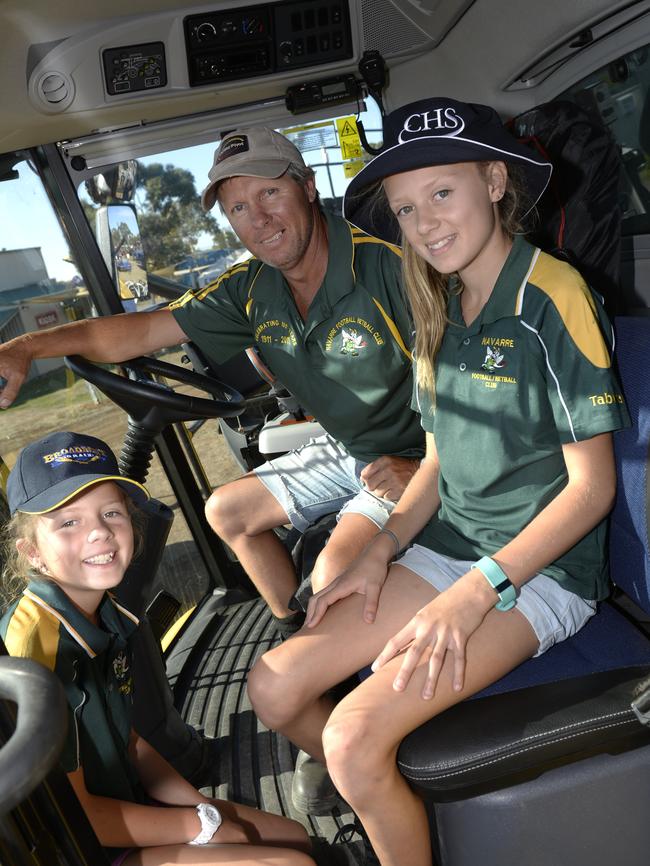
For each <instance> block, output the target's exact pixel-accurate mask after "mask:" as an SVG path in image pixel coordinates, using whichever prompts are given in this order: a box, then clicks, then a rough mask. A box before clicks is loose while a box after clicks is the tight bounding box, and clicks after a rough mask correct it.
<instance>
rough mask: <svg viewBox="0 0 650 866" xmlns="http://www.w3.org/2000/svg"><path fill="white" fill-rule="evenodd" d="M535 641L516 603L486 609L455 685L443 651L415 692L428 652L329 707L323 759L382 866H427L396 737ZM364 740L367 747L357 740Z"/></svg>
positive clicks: (489, 678)
mask: <svg viewBox="0 0 650 866" xmlns="http://www.w3.org/2000/svg"><path fill="white" fill-rule="evenodd" d="M536 649H537V638H536V637H535V634H534V632H533V630H532V628H531V626H530V624H529V623H528V621H527V620H526V619H525V618H524V617H523V616H522V615H521V614H520V613H519V612H518V611H516V610H513V611H510V612H509V613H505V614H504V613H502V612H500V611H496V610H492V611H490V613H488V615H487V617H486V618H485V620H484V621H483V623H482V625H481V626H480V627H479V629H478V630H477V631H476V632H475V633H474V634H473V635H472V637H471V638H470V640H469V642H468V645H467V672H466V681H465V687H464V689H463V691H462V692H461V693H458V692H455V691H454V690H453V688H452V673H453V671H452V667H453V665H452V664H450V662H449V656H448V657H447V661H446V663H445V665H444V667H443V670H442V673H441V675H440V679H439V681H438V687H437V689H436V693H435V695H434V697H433V698H432V699H431V700H428V701H425V700H423V698H422V697H421V693H422V686H423V682H424V678H425V674H426V663H427V661H428V659H425V660H423V661H422V662H421V664H420V666H419V669H418V670H417V671H416V673H415V674H414V676H413V679H412V680H411V682H410V683H409V685H408V687H407V689H406V690H405V691H404V692H402V693H398V692H395V691H394V689H393V680H394V677H395V674H396V672H397V670H398V669H399V666H400V664H401V661H402V659H401V658H400V659H394V660H392V661H391V662H390V663H389V664H388V665H387V666H386V667H385V668H384V669H382V670H380V671H378V672H377V673H375V674H373V675H372V676H370V677H369V678H368V679H367V680H365V681H364V682H363V683H362V684H361V685H360V686H359V687H358V688H357V689H355V690H354V691H353V692H352V693H351V694H349V695H348V696H347V697H346V698H344V699H343V701H341V703H340V704H339V705H338V706H337V707H336V708H335V709H334V711H333V713H332V715H331V717H330V719H329V721H328V723H327V725H326V728H325V731H324V733H323V742H324V746H325V754H326V757H327V766H328V769H329V771H330V774H331V776H332V779H333V780H334V783H335V784H336V786H337V788H338V789H339V791H340V792H341V794H342V796H343V797H345V799H346V800H347V801H348V802H349V803H350V805H351V806H352V808H353V809H354V810H355V812H356V813H357V814H358V815H359V817H360V819H361V821H362V823H363V825H364V827H365V829H366V832H367V833H368V836H369V837H370V839H371V841H372V843H373V847H374V848H375V851H376V853H377V856H378V857H379V859H380V861H381V863H382V866H399V864H404V863H408V864H409V866H430V864H431V851H430V843H429V830H428V824H427V819H426V813H425V810H424V806H423V804H422V802H421V800H420V799H419V798H418V797H417V796H416V795H415V794H414V793H413V792H412V790H411V788H410V787H409V786H408V784H407V783H406V782H405V780H404V778H403V777H402V775H401V774H400V772H399V770H398V768H397V764H396V755H397V749H398V747H399V744H400V743H401V741H402V739H403V738H404V737H405V736H406V735H407V734H408V733H410V732H411V731H412V730H414V729H415V728H416V727H418V726H419V725H421V724H422V723H423V722H425V721H427V720H428V719H430V718H433V716H436V715H438V714H439V713H441V712H442V711H443V710H445V709H447V708H448V707H450V706H452V705H453V704H455V703H458V702H459V701H461V700H463V699H464V698H466V697H468V696H470V695H472V694H475V693H476V692H477V691H480V690H481V689H482V688H484V687H485V686H487V685H489V684H490V683H492V682H494V681H495V680H497V679H499V678H500V677H502V676H504V675H505V674H506V673H508V671H510V670H512V668H513V667H515V666H516V665H517V664H519V663H520V662H522V661H524V660H525V659H527V658H530V656H532V655H533V654H534V653H535V651H536ZM368 742H372V748H371V749H369V748H367V747H365V745H366V744H367V743H368Z"/></svg>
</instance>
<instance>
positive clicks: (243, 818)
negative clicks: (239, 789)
mask: <svg viewBox="0 0 650 866" xmlns="http://www.w3.org/2000/svg"><path fill="white" fill-rule="evenodd" d="M215 803H216V804H217V806H218V807H219V809H220V810H221V811H223V812H224V813H227V814H229V816H230V817H232V818H234V819H235V820H237V821H239V823H240V824H241V826H242V827H243V828H244V829H245V833H246V837H247V839H248V840H249V841H248V843H244V844H239V845H237V844H225V845H207V846H205V847H198V846H191V845H164V846H162V845H161V846H160V847H156V848H143V849H141V850H139V851H137V852H134V853H133V854H131V855H130V856H129V857H128V858H127V860H126V861H125V866H167V864H177V863H182V864H185V866H209V864H212V863H214V864H221V863H223V864H228V863H231V864H233V866H234V864H236V866H261V864H264V866H267V864H268V866H314V861H313V860H312V858H311V857H310V856H309V853H308V852H309V851H310V850H311V844H310V842H309V837H308V835H307V832H306V830H305V828H304V827H303V826H302V824H299V823H298V822H297V821H291V820H289V819H288V818H283V817H282V816H280V815H272V814H270V813H269V812H261V811H260V810H258V809H253V808H251V807H250V806H243V805H241V804H239V803H231V802H225V801H222V800H215Z"/></svg>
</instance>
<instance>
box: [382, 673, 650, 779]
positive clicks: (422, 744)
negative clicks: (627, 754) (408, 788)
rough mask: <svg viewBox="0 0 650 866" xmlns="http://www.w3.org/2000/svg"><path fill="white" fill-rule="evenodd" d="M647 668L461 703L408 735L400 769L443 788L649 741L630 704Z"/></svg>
mask: <svg viewBox="0 0 650 866" xmlns="http://www.w3.org/2000/svg"><path fill="white" fill-rule="evenodd" d="M648 673H649V669H648V667H647V666H644V667H632V668H622V669H619V670H615V671H606V672H602V673H594V674H589V675H588V676H583V677H577V678H574V679H568V680H562V681H560V682H556V683H547V684H544V685H538V686H533V687H531V688H526V689H519V690H517V691H513V692H504V693H501V694H497V695H492V696H490V697H485V698H479V699H476V700H468V701H463V702H462V703H461V704H458V705H457V706H455V707H452V708H451V709H449V710H447V711H446V712H444V713H442V714H441V715H440V716H438V717H436V718H435V719H432V720H431V721H429V722H426V723H425V724H424V725H421V726H420V727H419V728H417V730H415V731H414V732H413V733H412V734H409V736H408V737H406V739H405V740H404V741H403V743H402V745H401V746H400V749H399V753H398V766H399V769H400V770H401V772H402V774H403V775H404V776H405V777H406V778H407V779H408V780H409V781H410V782H413V783H414V785H416V786H417V787H420V788H424V789H426V791H427V792H430V793H435V792H441V793H442V792H445V791H451V790H458V789H462V788H464V787H470V786H475V785H479V784H485V783H491V782H494V781H497V780H502V779H504V778H505V777H507V776H509V775H514V774H520V773H521V772H522V771H524V770H534V769H537V768H539V769H540V770H541V769H543V768H544V765H545V764H548V762H549V761H557V760H558V759H566V758H571V757H577V756H578V755H580V754H582V753H585V752H587V751H591V752H593V751H601V752H602V751H608V750H610V749H611V748H613V747H621V746H622V745H624V741H625V740H630V738H632V739H633V740H634V742H635V743H636V740H637V738H638V740H639V742H645V743H647V742H650V730H648V728H644V726H643V725H642V724H641V723H640V722H639V720H638V718H637V716H636V714H635V712H634V711H633V709H632V707H631V703H632V701H633V700H634V699H635V698H636V697H637V696H638V692H639V689H640V687H641V684H642V683H644V681H645V680H646V678H647V676H648ZM628 748H629V746H628Z"/></svg>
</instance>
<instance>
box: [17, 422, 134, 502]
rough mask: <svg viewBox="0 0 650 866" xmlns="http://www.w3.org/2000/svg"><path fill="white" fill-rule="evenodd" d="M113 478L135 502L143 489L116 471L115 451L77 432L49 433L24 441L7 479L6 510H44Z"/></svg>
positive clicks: (100, 441)
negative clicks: (7, 504)
mask: <svg viewBox="0 0 650 866" xmlns="http://www.w3.org/2000/svg"><path fill="white" fill-rule="evenodd" d="M103 481H114V482H115V483H116V484H119V486H120V487H121V488H122V489H123V490H124V492H125V493H127V494H128V495H129V496H130V497H131V499H133V501H134V502H135V503H136V504H137V505H143V504H144V503H145V502H146V501H147V500H148V499H149V494H148V493H147V491H146V489H145V488H144V487H143V486H142V485H141V484H138V482H137V481H132V480H131V479H130V478H125V477H124V476H123V475H120V470H119V467H118V465H117V460H116V459H115V455H114V454H113V452H112V451H111V449H110V448H109V447H108V445H107V444H106V443H105V442H102V440H101V439H96V438H95V437H94V436H85V435H82V434H81V433H68V432H65V433H52V434H51V435H49V436H45V437H44V438H43V439H39V440H38V441H37V442H32V443H30V444H29V445H26V446H25V447H24V448H23V450H22V451H21V452H20V454H19V455H18V459H17V461H16V464H15V466H14V467H13V469H12V470H11V472H10V473H9V477H8V479H7V499H8V502H9V511H10V513H11V514H14V512H16V511H22V512H25V513H26V514H46V513H47V512H48V511H54V509H55V508H59V507H60V506H61V505H64V504H65V503H66V502H67V501H68V500H69V499H72V497H73V496H76V495H77V494H78V493H81V492H82V491H83V490H85V489H87V488H88V487H91V486H92V485H94V484H100V483H101V482H103Z"/></svg>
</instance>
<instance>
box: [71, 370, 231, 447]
mask: <svg viewBox="0 0 650 866" xmlns="http://www.w3.org/2000/svg"><path fill="white" fill-rule="evenodd" d="M64 360H65V363H66V365H67V366H68V367H69V368H70V369H71V370H72V372H73V373H76V375H78V376H80V377H81V378H83V379H86V381H88V382H90V383H91V384H93V385H94V386H95V387H97V388H99V390H100V391H102V393H104V394H106V396H107V397H110V399H111V400H113V401H114V402H115V403H117V405H118V406H120V407H121V408H122V409H124V411H125V412H127V414H128V415H129V417H130V418H132V419H133V420H134V421H135V422H136V423H137V424H138V425H140V426H142V427H144V428H145V429H147V430H149V431H151V432H153V433H159V432H160V431H161V430H162V429H163V428H164V427H166V426H167V425H168V424H174V423H176V422H177V421H196V420H198V419H199V418H233V417H236V416H237V415H241V414H242V412H243V411H244V409H245V400H244V398H243V396H242V395H241V394H240V393H239V391H236V390H235V389H234V388H231V387H230V386H229V385H226V384H225V383H224V382H219V381H217V380H216V379H211V378H209V377H208V376H204V375H203V374H201V373H195V372H194V371H192V370H185V369H184V368H183V367H179V366H177V365H176V364H169V363H168V362H167V361H160V360H159V359H158V358H150V357H139V358H132V359H131V360H130V361H124V362H123V363H122V365H121V366H123V367H125V368H126V369H127V370H132V371H134V372H135V374H136V376H137V378H127V377H125V376H120V375H118V374H117V373H113V372H111V371H110V370H106V369H105V368H104V367H100V366H99V365H97V364H95V363H93V362H92V361H88V360H87V359H86V358H82V357H81V356H80V355H68V356H66V357H65V359H64ZM147 374H150V375H158V376H164V377H165V378H167V379H171V380H172V381H174V382H181V383H182V384H184V385H190V386H192V387H194V388H197V389H199V390H201V391H205V392H207V393H208V394H210V395H212V397H213V398H215V399H207V398H205V397H194V396H191V395H189V394H179V393H177V392H176V391H174V390H173V389H172V388H170V387H168V386H166V385H165V384H164V383H161V382H157V381H155V380H153V379H148V378H146V375H147Z"/></svg>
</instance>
